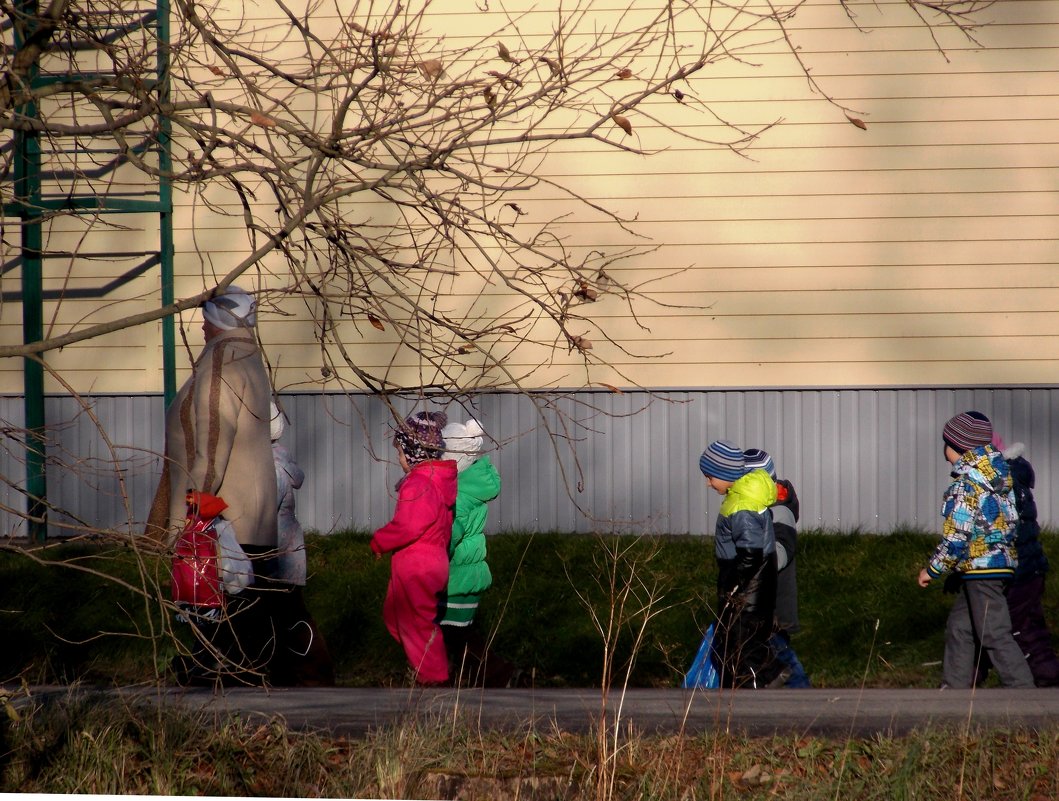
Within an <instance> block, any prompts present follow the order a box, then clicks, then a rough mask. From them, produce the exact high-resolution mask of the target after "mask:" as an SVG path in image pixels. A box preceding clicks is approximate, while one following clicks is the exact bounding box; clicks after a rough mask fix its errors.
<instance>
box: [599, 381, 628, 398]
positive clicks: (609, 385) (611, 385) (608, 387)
mask: <svg viewBox="0 0 1059 801" xmlns="http://www.w3.org/2000/svg"><path fill="white" fill-rule="evenodd" d="M596 383H597V384H599V386H601V387H603V389H609V390H610V391H611V392H613V393H615V394H617V395H624V394H625V393H624V392H623V391H622V390H620V389H618V388H617V387H616V386H614V385H613V384H604V383H603V382H602V381H597V382H596Z"/></svg>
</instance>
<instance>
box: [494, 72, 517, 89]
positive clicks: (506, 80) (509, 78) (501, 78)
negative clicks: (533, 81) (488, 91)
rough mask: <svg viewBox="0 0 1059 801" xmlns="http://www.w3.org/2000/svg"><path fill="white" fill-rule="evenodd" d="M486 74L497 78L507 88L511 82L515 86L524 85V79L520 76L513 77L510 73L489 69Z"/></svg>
mask: <svg viewBox="0 0 1059 801" xmlns="http://www.w3.org/2000/svg"><path fill="white" fill-rule="evenodd" d="M485 74H486V75H488V76H489V77H490V78H496V79H497V80H498V81H500V85H501V86H502V87H504V88H505V89H507V85H508V84H509V83H512V84H514V85H515V86H522V81H520V80H519V79H518V78H513V77H512V76H510V75H504V74H503V73H501V72H497V71H496V70H489V71H487V72H486V73H485Z"/></svg>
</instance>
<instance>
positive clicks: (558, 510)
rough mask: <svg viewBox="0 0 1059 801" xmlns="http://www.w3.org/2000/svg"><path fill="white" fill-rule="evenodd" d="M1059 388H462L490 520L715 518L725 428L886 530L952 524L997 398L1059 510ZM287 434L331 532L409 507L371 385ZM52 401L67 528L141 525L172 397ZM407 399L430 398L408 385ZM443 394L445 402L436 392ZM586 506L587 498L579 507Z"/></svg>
mask: <svg viewBox="0 0 1059 801" xmlns="http://www.w3.org/2000/svg"><path fill="white" fill-rule="evenodd" d="M1057 392H1059V390H1056V389H1050V388H998V389H988V388H987V389H982V388H979V389H893V390H891V389H886V390H839V389H821V390H761V391H757V390H744V391H694V390H689V391H669V392H663V393H658V394H655V395H650V394H648V393H644V392H625V393H620V394H619V393H612V392H585V393H572V394H570V395H565V396H545V395H534V396H532V397H527V396H523V395H518V394H515V393H491V394H486V395H481V396H476V397H474V398H472V399H469V400H467V399H465V400H464V401H463V403H462V404H456V403H452V402H450V403H449V405H448V407H447V411H448V413H449V414H450V417H451V418H452V419H459V420H462V419H465V418H466V417H467V416H468V415H469V414H474V415H476V416H477V417H478V418H479V419H480V420H481V421H482V423H483V426H484V427H485V428H486V430H487V432H488V434H489V441H488V442H487V447H488V448H489V449H490V455H491V456H492V458H493V459H494V461H495V463H496V464H497V467H498V469H499V470H500V473H501V476H502V478H503V492H502V493H501V496H500V498H499V499H498V500H497V501H496V502H495V503H494V504H493V506H492V509H491V513H490V518H489V528H490V530H491V531H493V532H497V531H515V530H517V531H569V532H590V531H610V530H617V531H643V532H648V533H677V534H683V533H692V534H703V533H709V532H710V531H711V530H712V525H713V519H714V517H715V516H716V514H717V511H718V508H719V505H720V498H719V497H718V496H717V495H716V494H714V493H713V492H712V491H710V490H709V489H708V488H707V486H706V485H705V482H704V481H703V479H702V476H701V474H700V473H699V470H698V457H699V454H700V452H701V451H702V449H703V447H704V446H705V444H706V443H707V442H708V441H709V440H710V439H715V438H727V439H731V440H733V441H735V442H737V443H738V444H740V445H742V446H743V447H762V448H765V449H766V450H768V451H769V452H770V453H771V454H772V455H773V457H774V458H775V460H776V464H777V465H778V467H779V471H780V474H781V476H783V477H786V478H789V479H791V480H792V481H793V482H794V485H795V487H796V489H797V491H798V494H799V497H800V499H801V508H802V527H803V528H826V529H835V530H842V531H849V530H862V531H867V532H885V531H890V530H892V529H894V528H896V527H901V526H912V527H916V528H920V529H926V530H934V529H936V528H937V526H938V522H939V520H938V509H939V498H940V494H941V491H942V490H943V489H944V486H945V484H946V480H947V475H948V470H947V464H946V463H945V462H944V461H943V457H942V449H941V438H940V432H941V426H942V425H943V424H944V422H945V420H947V419H948V418H949V417H950V416H952V415H953V414H955V413H957V412H959V411H963V410H966V409H972V408H974V409H980V410H981V411H983V412H985V413H986V414H988V415H989V416H990V417H991V418H992V419H993V421H994V423H995V425H996V428H997V430H998V432H1000V433H1001V435H1002V436H1003V437H1004V439H1005V440H1006V441H1007V443H1008V444H1010V443H1013V442H1015V441H1022V442H1024V443H1026V445H1027V456H1028V458H1029V459H1030V461H1031V462H1032V463H1033V465H1034V467H1035V469H1036V472H1037V501H1038V508H1039V511H1040V515H1041V521H1042V524H1044V525H1051V524H1052V522H1053V504H1052V501H1051V495H1052V493H1051V492H1050V488H1051V482H1052V478H1053V476H1055V475H1056V472H1055V471H1056V466H1057V460H1059V447H1057V445H1059V443H1057V442H1056V441H1055V440H1056V436H1057V432H1059V426H1056V414H1057V411H1056V400H1057V398H1059V395H1057ZM280 400H281V405H282V407H283V409H284V411H285V412H286V413H287V416H288V418H289V420H290V423H289V425H288V428H287V432H286V433H285V434H284V439H283V441H284V442H285V444H287V446H288V447H289V448H290V449H291V451H292V452H293V454H294V456H295V458H296V459H297V461H298V462H299V463H300V464H301V465H302V467H303V468H304V469H305V472H306V475H307V478H306V482H305V486H304V487H303V488H302V490H301V491H300V492H299V494H298V515H299V517H300V518H301V520H302V522H303V524H304V525H305V526H306V527H307V528H311V529H315V530H318V531H323V532H330V531H335V530H341V529H347V528H356V529H363V530H369V529H373V528H375V527H378V526H380V525H382V524H383V523H385V522H386V521H387V520H388V519H389V517H390V514H391V513H392V511H393V504H394V497H395V493H394V485H395V484H396V482H397V480H398V479H399V477H400V471H399V468H398V467H397V465H396V461H395V458H394V451H393V448H392V445H391V436H392V424H391V418H390V413H389V411H388V409H387V407H386V405H385V403H383V402H382V401H381V400H380V399H378V398H374V397H371V396H368V395H360V394H352V395H346V394H338V393H335V394H326V395H323V394H289V395H284V396H282V397H281V399H280ZM87 401H88V408H87V409H86V408H82V407H81V406H80V405H79V403H78V402H77V401H76V400H75V399H73V398H70V397H64V396H54V397H49V398H48V399H47V407H46V414H47V419H48V420H49V431H48V440H49V443H50V447H49V452H48V457H49V462H48V465H49V466H48V491H49V496H50V500H51V502H52V504H53V507H54V508H56V509H63V510H66V511H67V512H69V514H68V515H60V514H58V513H54V514H53V517H52V527H51V530H50V534H51V535H52V536H54V535H57V534H59V533H61V530H62V529H61V526H69V527H72V529H73V530H75V531H76V530H79V529H81V528H114V529H119V530H138V529H139V527H141V526H142V524H143V521H144V519H145V517H146V515H147V510H148V508H149V506H150V502H151V498H152V497H153V492H154V489H155V483H156V481H157V476H158V473H159V471H160V457H159V456H158V454H159V452H160V451H161V449H162V444H163V429H164V425H163V422H164V413H163V409H162V399H161V397H159V396H155V395H133V396H93V397H89V398H87ZM393 403H394V405H395V407H396V408H397V409H398V411H399V412H400V413H401V414H404V413H407V412H409V411H412V410H413V409H416V408H424V407H426V406H429V405H430V404H428V403H426V402H422V403H419V404H417V403H415V402H414V401H410V400H396V401H393ZM432 408H440V407H432ZM21 421H22V399H21V398H19V397H10V396H8V397H2V398H0V424H2V425H3V430H4V432H5V436H4V448H3V450H2V451H0V471H2V473H3V476H5V477H6V479H7V480H6V481H5V482H4V486H3V487H0V503H2V504H3V505H4V506H5V507H7V509H5V510H0V527H2V528H0V533H3V534H17V533H22V527H21V525H20V523H19V521H18V517H17V515H16V514H14V513H13V512H12V511H10V510H11V509H16V510H17V509H22V508H24V499H23V497H22V496H21V494H20V492H19V490H18V487H19V486H20V485H22V484H23V483H24V469H25V468H24V466H23V463H22V458H21V455H20V449H21V446H20V443H19V439H18V429H19V427H20V426H21ZM579 508H580V510H581V511H579Z"/></svg>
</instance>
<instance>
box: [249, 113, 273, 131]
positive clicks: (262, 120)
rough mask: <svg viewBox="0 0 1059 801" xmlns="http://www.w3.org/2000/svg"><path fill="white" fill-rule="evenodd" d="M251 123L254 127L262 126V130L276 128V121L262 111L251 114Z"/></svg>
mask: <svg viewBox="0 0 1059 801" xmlns="http://www.w3.org/2000/svg"><path fill="white" fill-rule="evenodd" d="M250 122H252V123H253V124H254V125H260V126H261V127H262V128H275V127H276V121H275V120H274V119H272V118H271V117H269V116H268V115H267V114H262V113H261V112H260V111H254V112H251V114H250Z"/></svg>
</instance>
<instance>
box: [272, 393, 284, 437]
mask: <svg viewBox="0 0 1059 801" xmlns="http://www.w3.org/2000/svg"><path fill="white" fill-rule="evenodd" d="M268 408H269V412H270V413H271V414H272V419H271V420H270V421H269V425H270V431H269V436H270V438H271V439H272V441H273V442H275V441H276V440H277V439H279V438H280V437H282V436H283V429H284V428H286V424H285V423H284V422H283V412H281V411H280V410H279V407H278V406H276V402H275V401H269V404H268Z"/></svg>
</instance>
